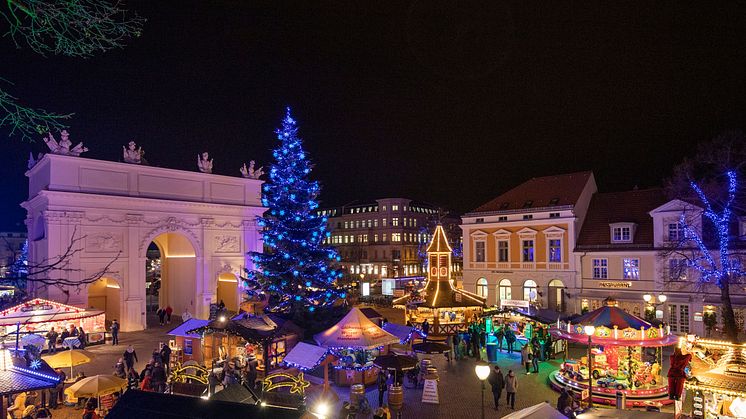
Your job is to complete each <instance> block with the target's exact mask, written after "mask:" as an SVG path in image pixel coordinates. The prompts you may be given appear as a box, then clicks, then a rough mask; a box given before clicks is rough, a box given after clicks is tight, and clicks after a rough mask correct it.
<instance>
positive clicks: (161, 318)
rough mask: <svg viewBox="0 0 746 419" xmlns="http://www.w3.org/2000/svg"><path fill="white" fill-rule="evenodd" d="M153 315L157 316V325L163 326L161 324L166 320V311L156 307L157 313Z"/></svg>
mask: <svg viewBox="0 0 746 419" xmlns="http://www.w3.org/2000/svg"><path fill="white" fill-rule="evenodd" d="M155 314H156V315H158V324H160V325H161V326H163V323H164V321H165V320H166V309H165V308H163V307H158V311H156V312H155Z"/></svg>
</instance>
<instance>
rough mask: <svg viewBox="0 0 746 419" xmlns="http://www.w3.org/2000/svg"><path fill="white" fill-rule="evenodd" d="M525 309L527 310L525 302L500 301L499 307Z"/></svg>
mask: <svg viewBox="0 0 746 419" xmlns="http://www.w3.org/2000/svg"><path fill="white" fill-rule="evenodd" d="M505 306H508V307H525V308H528V301H527V300H500V307H505Z"/></svg>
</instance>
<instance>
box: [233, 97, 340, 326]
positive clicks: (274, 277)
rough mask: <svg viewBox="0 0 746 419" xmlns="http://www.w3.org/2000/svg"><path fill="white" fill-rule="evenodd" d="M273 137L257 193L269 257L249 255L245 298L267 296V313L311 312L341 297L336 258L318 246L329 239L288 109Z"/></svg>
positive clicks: (314, 184) (308, 164) (315, 185)
mask: <svg viewBox="0 0 746 419" xmlns="http://www.w3.org/2000/svg"><path fill="white" fill-rule="evenodd" d="M276 132H277V139H278V140H280V145H279V147H277V148H276V149H275V150H274V151H273V153H272V155H273V156H274V159H275V163H274V164H273V165H272V167H271V169H270V171H269V181H268V182H267V183H266V184H264V185H263V188H262V192H263V194H262V203H263V205H264V206H266V207H268V210H267V212H266V213H265V214H264V216H263V217H261V218H259V226H260V227H261V228H262V234H263V236H262V237H263V240H264V244H265V245H266V247H268V248H269V251H268V252H266V253H256V252H254V253H252V254H251V258H252V261H253V262H254V266H255V269H254V270H246V274H247V276H246V278H244V281H245V282H244V285H245V286H246V288H247V292H248V295H249V296H250V297H252V296H256V295H266V296H268V298H269V300H268V302H269V304H268V306H267V308H266V311H268V312H279V313H291V314H297V313H298V312H299V311H309V312H313V311H315V310H317V309H319V308H322V307H328V306H330V305H332V304H333V303H334V302H335V301H337V299H339V298H344V297H345V294H344V292H343V290H342V289H341V288H338V287H337V286H336V280H337V279H338V278H340V277H341V276H342V272H341V271H340V270H339V269H337V268H336V267H335V266H334V265H335V264H336V262H338V261H339V260H340V258H339V256H338V255H337V252H336V251H335V250H334V249H333V248H331V247H329V246H327V245H325V244H324V239H325V238H326V237H328V236H329V235H330V233H329V232H328V231H327V229H326V223H327V218H326V217H324V216H319V215H317V214H316V211H315V210H316V209H317V208H318V206H319V205H318V203H317V200H316V199H317V197H318V195H319V192H320V187H319V184H318V182H316V181H312V180H310V179H309V174H310V173H311V169H312V166H313V165H312V164H311V162H310V161H309V160H308V158H307V156H306V153H305V152H304V151H303V145H302V143H301V139H300V138H298V128H297V125H296V121H295V120H294V119H293V118H292V116H291V115H290V108H288V109H287V114H286V115H285V118H284V119H283V120H282V128H280V129H279V130H277V131H276Z"/></svg>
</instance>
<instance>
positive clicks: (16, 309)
mask: <svg viewBox="0 0 746 419" xmlns="http://www.w3.org/2000/svg"><path fill="white" fill-rule="evenodd" d="M101 314H104V312H103V311H101V310H86V309H84V308H80V307H74V306H70V305H67V304H62V303H58V302H55V301H50V300H44V299H42V298H34V299H31V300H28V301H25V302H23V303H21V304H18V305H16V306H13V307H9V308H6V309H5V310H2V311H0V326H15V325H16V324H17V323H21V324H34V323H46V322H51V321H68V320H77V319H83V318H86V317H93V316H98V315H101Z"/></svg>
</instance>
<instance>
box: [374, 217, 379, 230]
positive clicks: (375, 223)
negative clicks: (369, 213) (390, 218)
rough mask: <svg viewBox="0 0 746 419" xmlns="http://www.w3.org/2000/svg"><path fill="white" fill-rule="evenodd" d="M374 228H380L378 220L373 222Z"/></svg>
mask: <svg viewBox="0 0 746 419" xmlns="http://www.w3.org/2000/svg"><path fill="white" fill-rule="evenodd" d="M373 227H375V228H378V218H376V219H375V220H373Z"/></svg>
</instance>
